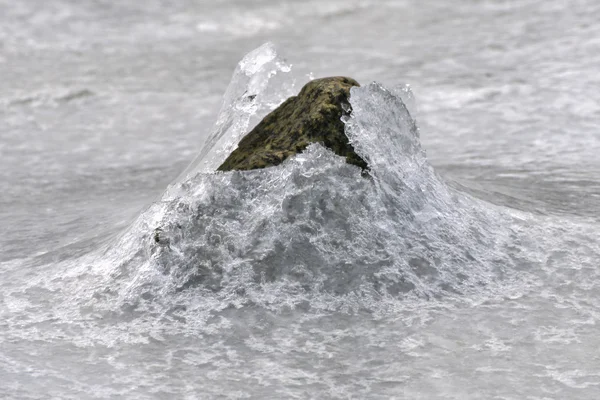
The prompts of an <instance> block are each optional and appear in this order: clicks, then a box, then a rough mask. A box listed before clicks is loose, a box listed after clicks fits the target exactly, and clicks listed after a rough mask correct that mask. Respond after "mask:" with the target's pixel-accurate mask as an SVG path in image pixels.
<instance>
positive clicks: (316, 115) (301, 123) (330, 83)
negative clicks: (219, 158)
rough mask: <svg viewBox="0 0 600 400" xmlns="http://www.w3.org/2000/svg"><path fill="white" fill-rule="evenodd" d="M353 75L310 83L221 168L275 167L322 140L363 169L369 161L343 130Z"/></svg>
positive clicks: (269, 117)
mask: <svg viewBox="0 0 600 400" xmlns="http://www.w3.org/2000/svg"><path fill="white" fill-rule="evenodd" d="M352 86H359V84H358V82H356V81H355V80H354V79H351V78H345V77H331V78H322V79H315V80H313V81H311V82H309V83H307V84H306V85H305V86H304V87H303V88H302V90H301V91H300V93H299V94H298V95H297V96H292V97H290V98H289V99H287V100H286V101H284V102H283V104H281V105H280V106H279V107H278V108H277V109H275V110H273V111H272V112H271V113H270V114H269V115H267V116H266V117H265V118H264V119H263V120H262V121H261V122H260V123H259V124H258V125H257V126H256V127H255V128H254V129H253V130H252V131H250V132H249V133H248V134H247V135H246V136H245V137H244V138H243V139H242V140H241V141H240V143H239V145H238V147H237V149H235V150H234V151H233V152H232V153H231V154H230V155H229V157H228V158H227V159H226V160H225V162H224V163H223V164H222V165H221V166H220V167H219V168H218V170H219V171H232V170H250V169H258V168H266V167H272V166H275V165H279V164H281V163H282V162H283V161H284V160H285V159H287V158H288V157H291V156H293V155H295V154H297V153H300V152H302V151H303V150H304V149H305V148H306V147H307V146H308V145H309V144H310V143H315V142H318V143H321V144H323V145H324V146H325V147H328V148H329V149H331V150H332V151H333V152H335V153H336V154H338V155H340V156H342V157H346V161H347V162H348V163H349V164H354V165H357V166H359V167H361V168H363V169H366V168H367V163H366V162H365V161H364V160H363V159H362V158H360V157H359V156H358V155H357V154H356V153H355V152H354V149H353V148H352V146H351V145H350V143H349V142H348V137H347V136H346V134H345V133H344V123H343V122H342V121H341V118H342V116H343V115H348V113H349V112H350V103H349V102H348V98H349V97H350V88H351V87H352Z"/></svg>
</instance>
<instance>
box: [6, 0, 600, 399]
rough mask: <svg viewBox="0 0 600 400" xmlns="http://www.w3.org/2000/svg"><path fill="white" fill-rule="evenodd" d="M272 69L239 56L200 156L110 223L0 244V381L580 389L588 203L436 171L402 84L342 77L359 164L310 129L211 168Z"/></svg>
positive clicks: (321, 390) (586, 340)
mask: <svg viewBox="0 0 600 400" xmlns="http://www.w3.org/2000/svg"><path fill="white" fill-rule="evenodd" d="M0 3H1V0H0ZM544 6H545V5H544ZM553 21H554V20H553ZM430 25H431V24H430V23H427V26H430ZM553 26H554V25H553ZM503 29H504V26H503ZM354 39H355V38H353V41H354ZM436 40H440V38H439V35H437V34H436ZM355 50H356V49H354V48H353V49H352V53H353V54H355ZM288 68H289V67H288V66H287V64H285V63H283V62H282V61H281V60H280V59H279V58H278V56H277V55H276V53H275V52H274V49H273V47H272V46H269V45H267V46H264V47H262V48H261V49H258V50H257V51H255V52H253V53H251V54H250V55H249V56H248V57H246V58H245V59H244V61H243V62H242V63H241V64H240V66H239V67H238V69H237V71H236V73H235V74H234V76H233V79H232V84H231V86H230V89H229V90H228V97H227V98H226V100H225V101H224V105H223V107H222V112H221V114H220V117H219V120H218V122H217V126H216V129H215V133H214V135H213V136H212V140H211V141H209V142H208V144H207V147H205V149H204V150H203V151H202V152H201V156H200V157H199V158H198V159H197V162H196V163H194V164H192V165H191V166H190V168H189V169H188V170H187V172H186V173H185V174H184V175H182V176H181V177H180V179H178V180H176V181H175V182H173V184H172V186H171V187H170V188H169V190H168V191H167V192H166V193H165V194H164V195H163V196H162V198H161V199H160V200H159V201H157V202H155V203H154V204H152V206H150V207H149V208H148V209H146V210H145V211H144V212H143V213H142V214H141V215H140V216H139V217H138V218H137V220H136V221H135V222H133V223H132V224H131V225H130V226H129V227H128V228H127V229H125V230H124V231H123V232H122V234H121V235H120V236H119V237H118V238H116V239H114V238H112V237H108V236H104V237H103V238H102V239H94V240H91V241H90V242H88V243H81V244H78V245H77V246H73V247H69V248H65V249H62V250H61V251H58V252H54V253H48V254H46V255H44V256H42V257H40V258H39V259H37V260H35V259H34V260H14V261H11V262H8V263H6V262H5V263H1V264H0V274H1V275H0V276H1V278H2V279H0V289H1V290H0V293H1V297H0V332H1V333H0V397H7V398H15V399H21V398H39V399H45V398H48V397H55V398H72V399H81V398H107V399H108V398H111V399H112V398H143V399H156V398H173V397H176V398H299V399H305V398H332V399H348V398H367V399H389V398H410V399H419V398H421V399H451V398H458V399H480V398H490V399H491V398H503V399H565V398H567V399H571V398H572V399H590V400H596V399H597V393H598V387H600V374H599V373H598V371H599V368H598V365H600V364H599V361H600V359H599V358H598V356H597V355H596V352H595V349H597V348H599V347H600V341H599V340H600V338H599V336H598V334H597V324H598V321H600V312H599V311H598V310H600V300H599V299H600V296H599V295H598V294H599V293H600V292H599V291H600V287H599V284H600V270H599V269H598V260H599V259H600V249H599V245H598V243H599V242H600V240H599V238H598V230H597V224H594V223H592V222H589V221H587V222H586V221H581V220H578V219H576V218H572V219H563V218H558V217H544V216H541V215H536V214H532V213H524V212H515V211H512V210H509V209H506V208H502V207H495V206H493V205H491V204H489V203H487V202H485V201H482V200H478V199H475V198H472V197H470V196H469V195H466V194H464V193H462V192H460V191H456V190H454V189H451V188H449V187H448V185H447V184H446V182H444V180H442V179H441V178H440V177H438V176H437V175H436V173H435V171H434V170H433V169H432V167H431V166H430V165H429V163H428V161H427V159H426V157H425V153H424V151H423V149H422V148H421V144H420V140H419V135H418V133H419V131H418V129H417V127H416V124H415V121H414V120H413V117H414V113H413V108H412V106H409V107H408V109H407V107H406V106H405V105H406V104H411V103H410V102H411V100H410V99H411V97H410V93H409V92H407V91H406V90H404V89H403V87H397V88H394V87H392V88H391V89H390V90H388V89H386V87H385V86H382V85H379V84H377V83H373V84H367V85H364V86H363V87H362V88H360V89H356V90H354V91H353V93H352V99H351V102H352V106H353V109H354V113H353V115H352V117H351V118H350V119H349V120H347V121H346V124H347V125H346V126H347V133H348V135H349V137H350V138H351V140H352V141H353V143H354V146H355V148H356V149H357V151H359V152H360V153H361V155H362V156H363V157H365V159H368V160H369V162H370V165H371V171H370V176H369V177H368V178H364V177H362V176H361V175H360V172H359V171H358V169H357V168H355V167H353V166H349V165H347V164H345V163H344V162H343V160H342V159H340V158H339V157H337V156H335V155H334V154H332V153H331V152H329V151H327V150H326V149H324V148H323V147H321V146H319V145H313V146H311V147H310V148H309V149H307V151H306V152H305V153H304V154H302V155H300V156H298V157H296V158H294V159H290V160H288V161H287V162H286V163H284V164H283V165H281V166H278V167H274V168H269V169H265V170H261V171H248V172H232V173H215V172H214V171H213V169H214V167H215V166H216V165H218V163H219V162H220V159H222V158H224V157H225V156H226V155H227V151H228V149H231V148H233V146H235V143H236V142H237V140H239V137H240V136H241V135H242V134H243V133H244V130H247V129H250V127H251V126H252V125H253V123H255V122H256V121H257V120H258V119H260V117H261V116H262V115H264V114H265V113H266V112H268V110H270V109H272V108H273V107H274V106H276V105H277V104H278V102H280V101H281V100H282V99H283V98H285V97H287V96H288V95H290V94H293V92H294V90H297V89H295V88H299V87H300V86H295V85H294V79H293V75H291V74H290V73H288V72H286V70H288ZM376 76H379V75H378V74H377V75H376ZM299 83H301V82H299ZM248 93H250V95H248ZM254 94H256V97H255V98H254V99H249V97H251V96H252V95H254ZM248 100H252V101H248ZM450 100H452V101H455V98H452V99H450ZM450 100H447V101H450ZM179 105H180V104H179V103H177V107H179ZM190 108H191V109H192V108H193V107H191V106H190ZM171 112H172V111H171ZM411 114H412V115H411ZM169 115H171V114H169ZM48 118H49V120H51V119H56V114H52V113H50V114H49V116H48ZM454 126H455V127H456V126H457V125H454ZM466 128H468V129H474V128H469V127H466ZM457 129H465V127H463V126H462V125H461V126H458V128H457ZM461 132H462V131H461ZM144 133H145V131H144ZM453 139H456V140H455V141H457V142H460V141H459V140H458V139H457V138H456V137H452V138H448V141H447V142H446V143H445V144H446V145H448V146H450V147H452V146H454V147H452V148H454V149H459V150H460V149H461V145H462V143H459V145H456V144H454V140H453ZM478 139H479V137H478ZM481 142H482V143H484V142H486V140H481ZM64 147H65V148H67V146H64ZM161 148H162V147H161ZM175 153H176V152H175ZM105 157H108V155H106V156H105ZM165 157H166V158H168V157H167V156H165ZM115 158H117V157H115ZM15 160H17V158H16V159H15ZM66 164H68V163H66ZM66 164H65V165H66ZM117 165H118V166H121V165H122V164H117ZM69 167H70V165H69ZM65 168H66V166H65ZM102 172H104V171H102ZM115 174H119V175H121V174H123V170H122V168H118V169H117V172H115ZM106 179H108V181H111V179H114V176H111V175H109V176H108V178H106ZM87 181H89V179H88V178H87V177H82V180H81V182H83V183H85V182H87ZM77 182H80V181H77ZM42 189H44V186H43V185H42ZM113 190H118V189H113ZM580 193H581V192H577V193H575V194H580ZM99 197H100V195H99ZM60 199H61V200H62V199H63V198H60ZM67 199H69V200H71V199H70V198H69V197H67ZM111 201H112V200H111ZM115 203H118V202H115ZM111 207H113V208H114V204H111ZM86 212H87V213H92V214H93V209H89V208H88V209H86ZM75 223H76V222H75ZM157 228H159V229H157ZM11 234H12V232H11ZM107 242H108V243H107ZM90 248H93V249H98V251H92V252H90V251H89V249H90Z"/></svg>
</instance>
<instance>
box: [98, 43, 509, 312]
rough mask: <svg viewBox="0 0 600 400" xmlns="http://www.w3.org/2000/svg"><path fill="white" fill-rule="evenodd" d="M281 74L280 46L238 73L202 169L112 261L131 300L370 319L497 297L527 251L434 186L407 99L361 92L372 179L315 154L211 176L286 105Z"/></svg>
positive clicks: (180, 184)
mask: <svg viewBox="0 0 600 400" xmlns="http://www.w3.org/2000/svg"><path fill="white" fill-rule="evenodd" d="M282 72H289V67H288V66H286V65H284V64H283V63H282V62H281V61H279V59H278V57H277V55H276V53H275V50H274V48H273V47H272V46H271V45H265V46H262V47H261V48H259V49H257V50H255V51H253V52H251V53H250V54H249V55H247V56H246V57H245V58H244V59H243V60H242V61H241V62H240V64H239V65H238V68H237V69H236V72H235V73H234V76H233V79H232V83H231V85H230V87H229V89H228V90H227V94H226V96H225V101H224V106H223V108H222V110H221V113H220V115H219V118H218V120H217V128H216V130H215V133H214V134H213V135H212V136H211V137H210V138H209V140H208V141H207V143H206V145H205V147H204V148H203V149H202V151H201V152H200V155H199V157H198V158H197V160H196V161H195V162H194V163H193V164H192V165H191V166H190V167H189V168H188V170H187V172H186V173H185V174H183V175H182V177H181V178H180V179H179V180H177V181H176V182H175V183H174V184H173V185H172V186H171V187H170V188H169V190H168V191H167V192H166V193H165V195H164V196H163V198H162V200H161V201H159V202H156V203H155V204H153V205H152V206H151V207H150V208H149V209H147V210H146V211H145V212H144V213H143V214H142V215H141V216H140V217H139V218H138V220H137V221H136V222H135V223H134V224H133V225H132V226H131V227H130V228H129V229H128V230H127V231H126V232H125V233H124V234H123V236H122V237H121V239H120V240H119V241H118V242H116V243H115V244H114V246H113V249H111V250H109V251H108V253H107V255H106V256H105V257H106V260H108V261H109V262H110V263H111V264H116V265H119V269H118V276H119V279H116V282H117V283H110V285H112V286H113V289H112V290H116V291H117V292H118V293H119V298H120V299H121V301H122V302H125V303H131V304H137V303H138V301H139V300H140V299H141V298H153V297H155V296H157V295H158V294H160V296H165V295H167V294H169V293H179V292H182V291H187V292H189V293H195V295H198V296H201V297H204V298H209V297H212V298H215V301H218V302H219V303H220V304H221V306H222V307H226V306H227V304H229V303H233V304H237V305H242V304H261V305H267V304H272V303H274V304H276V305H277V306H280V305H283V304H285V305H291V306H295V305H299V304H305V303H306V304H310V305H312V306H316V307H320V306H323V304H322V303H320V300H319V299H321V296H334V297H335V296H361V297H363V298H364V299H365V300H364V301H365V305H363V306H364V307H367V308H368V307H369V306H368V305H366V304H369V303H370V302H372V301H375V300H376V299H381V298H392V299H398V298H401V297H403V296H417V297H422V298H435V297H439V296H450V295H456V294H460V293H466V292H472V291H482V290H492V289H491V288H490V286H493V285H496V284H497V283H498V282H502V281H503V279H508V278H509V277H507V275H510V274H511V271H514V270H515V268H514V267H515V265H514V264H515V261H514V256H515V252H514V251H512V252H511V251H509V248H511V246H513V245H514V241H515V240H519V237H518V234H516V233H515V232H514V231H513V230H512V229H511V228H509V222H510V220H511V218H512V217H510V216H509V215H508V214H506V213H503V212H501V211H499V210H497V209H495V208H494V207H490V206H489V205H488V204H486V203H482V202H480V201H477V200H475V199H473V198H471V197H469V196H467V195H465V194H462V193H459V192H455V191H453V190H451V189H449V188H448V186H447V185H446V184H445V183H444V182H443V181H442V180H441V179H440V178H439V177H438V176H437V175H436V174H435V172H434V170H433V169H432V167H431V166H430V165H429V163H428V162H427V159H426V157H425V152H424V151H423V150H422V148H421V144H420V141H419V131H418V128H417V125H416V122H415V120H414V119H413V117H412V116H411V114H410V113H409V110H408V108H407V107H406V105H405V103H404V102H403V100H402V98H401V97H400V94H404V95H410V92H409V91H407V90H406V89H405V88H400V89H395V90H393V91H390V90H388V89H386V88H385V87H383V86H382V85H380V84H377V83H372V84H368V85H365V86H363V87H360V88H353V89H352V93H351V99H350V102H351V104H352V107H353V112H352V116H351V117H350V118H349V119H347V120H346V121H345V122H346V130H347V134H348V136H349V139H350V140H351V142H352V143H353V146H354V147H355V148H356V151H357V152H358V153H359V154H360V155H361V156H362V157H363V158H364V159H365V160H367V162H368V164H369V166H370V173H369V177H362V176H361V171H360V169H358V168H356V167H354V166H350V165H347V164H346V163H345V162H344V160H343V159H342V158H340V157H338V156H336V155H335V154H333V153H332V152H331V151H329V150H328V149H325V148H324V147H322V146H321V145H319V144H313V145H311V146H309V148H308V149H307V150H306V151H305V152H304V153H302V154H301V155H299V156H297V157H294V158H292V159H290V160H288V161H286V162H285V163H284V164H283V165H281V166H278V167H274V168H266V169H263V170H256V171H235V172H227V173H222V172H214V170H215V169H216V167H217V166H218V165H220V163H221V162H222V161H223V159H224V158H226V157H227V155H228V154H229V152H230V151H231V150H232V149H233V148H235V145H236V144H237V142H238V141H239V140H240V139H241V137H243V134H244V133H245V132H246V131H247V130H248V129H249V125H250V121H251V120H252V119H253V118H259V117H261V116H262V115H264V114H265V113H266V112H268V110H270V109H272V108H273V107H274V106H275V105H277V104H278V103H279V102H280V101H281V100H283V99H284V98H285V97H287V96H288V95H289V91H290V90H291V89H292V88H293V87H294V85H293V83H294V82H293V81H292V79H293V78H292V77H291V76H290V77H289V80H288V81H287V82H286V81H282V80H279V81H277V82H275V83H274V82H273V81H272V78H273V77H274V76H276V75H277V74H279V73H282ZM408 98H410V96H408ZM274 99H276V100H274ZM509 253H512V255H509ZM116 276H117V275H115V278H116ZM117 285H120V286H121V287H120V288H119V289H116V288H115V286H117ZM266 293H269V294H268V295H267V294H266Z"/></svg>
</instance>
